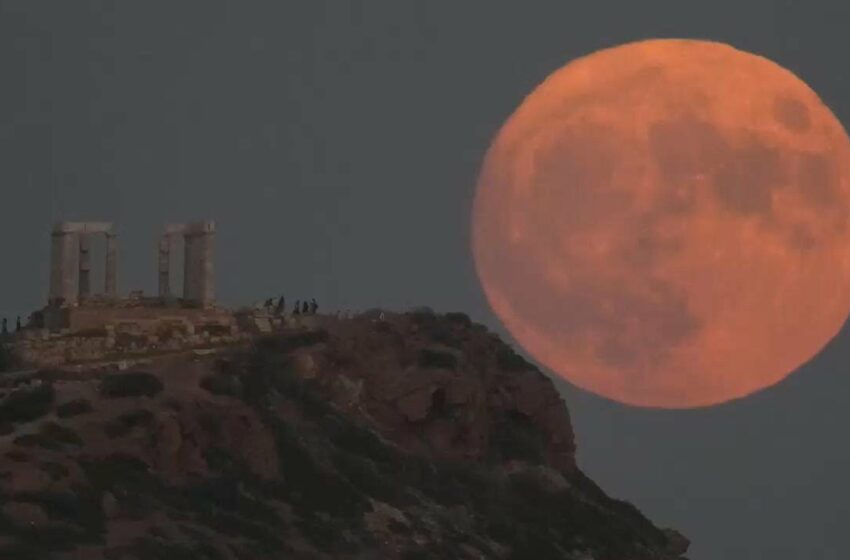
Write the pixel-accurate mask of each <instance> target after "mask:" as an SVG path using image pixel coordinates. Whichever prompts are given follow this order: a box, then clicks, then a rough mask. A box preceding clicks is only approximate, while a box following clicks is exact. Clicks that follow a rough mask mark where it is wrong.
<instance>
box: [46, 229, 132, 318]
mask: <svg viewBox="0 0 850 560" xmlns="http://www.w3.org/2000/svg"><path fill="white" fill-rule="evenodd" d="M95 235H104V236H105V237H106V268H105V279H104V284H103V285H104V294H103V295H104V296H106V297H108V298H115V297H116V296H117V281H118V260H117V257H118V236H117V234H116V233H115V231H114V229H113V227H112V224H110V223H106V222H60V223H58V224H56V225H55V226H54V227H53V231H52V233H51V237H52V255H51V263H50V297H49V299H48V304H49V305H53V306H61V305H76V304H77V303H79V301H80V300H85V299H86V298H88V297H89V296H91V238H92V236H95Z"/></svg>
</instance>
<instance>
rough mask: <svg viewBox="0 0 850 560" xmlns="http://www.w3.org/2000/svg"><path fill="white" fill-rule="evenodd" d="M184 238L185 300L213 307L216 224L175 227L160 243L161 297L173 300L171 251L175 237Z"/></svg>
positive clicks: (208, 222) (201, 223)
mask: <svg viewBox="0 0 850 560" xmlns="http://www.w3.org/2000/svg"><path fill="white" fill-rule="evenodd" d="M178 236H183V241H184V247H185V249H184V257H183V300H184V301H187V302H191V303H195V304H197V305H199V306H200V307H209V306H210V305H212V304H213V302H214V300H215V276H214V274H213V241H214V239H215V222H211V221H206V222H197V223H192V224H171V225H168V226H166V228H165V231H164V232H163V234H162V236H161V237H160V240H159V297H160V298H163V299H168V298H170V297H171V249H172V247H173V244H174V238H175V237H178Z"/></svg>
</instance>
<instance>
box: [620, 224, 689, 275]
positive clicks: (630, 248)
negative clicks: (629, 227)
mask: <svg viewBox="0 0 850 560" xmlns="http://www.w3.org/2000/svg"><path fill="white" fill-rule="evenodd" d="M647 220H648V221H649V223H647V224H641V225H640V226H639V227H638V228H636V231H637V232H636V234H635V235H633V236H630V237H629V238H628V239H626V240H625V243H624V244H623V246H622V248H621V251H620V255H619V258H620V259H621V261H622V262H623V263H624V264H627V265H630V266H633V267H635V269H637V270H636V272H639V271H640V270H646V269H651V268H652V266H653V265H654V264H655V263H656V262H658V261H660V260H665V259H668V258H669V257H671V256H673V255H676V254H677V253H679V252H680V251H681V250H682V247H683V243H682V240H681V239H670V238H665V237H663V236H662V235H660V234H659V233H658V232H657V231H656V226H660V225H661V224H662V223H663V220H664V216H663V215H660V216H658V217H657V218H654V219H653V218H649V217H648V218H647Z"/></svg>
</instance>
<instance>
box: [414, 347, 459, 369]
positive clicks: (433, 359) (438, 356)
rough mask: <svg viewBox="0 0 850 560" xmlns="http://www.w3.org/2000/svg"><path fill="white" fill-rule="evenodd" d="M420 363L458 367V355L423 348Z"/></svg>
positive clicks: (451, 367)
mask: <svg viewBox="0 0 850 560" xmlns="http://www.w3.org/2000/svg"><path fill="white" fill-rule="evenodd" d="M419 365H421V366H422V367H432V368H446V369H454V368H456V367H457V357H456V356H455V355H454V354H450V353H448V352H440V351H439V350H432V349H429V348H423V349H422V351H421V352H420V353H419Z"/></svg>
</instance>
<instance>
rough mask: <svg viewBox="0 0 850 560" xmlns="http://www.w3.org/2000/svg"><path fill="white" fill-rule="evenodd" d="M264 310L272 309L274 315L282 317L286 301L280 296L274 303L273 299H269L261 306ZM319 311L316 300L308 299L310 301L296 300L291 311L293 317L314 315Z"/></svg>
mask: <svg viewBox="0 0 850 560" xmlns="http://www.w3.org/2000/svg"><path fill="white" fill-rule="evenodd" d="M263 306H264V307H265V308H266V309H274V312H275V315H283V314H284V313H285V312H286V300H285V299H284V297H283V296H280V297H279V298H278V299H277V303H275V298H269V299H267V300H266V301H265V303H264V305H263ZM318 309H319V304H318V303H316V298H310V301H309V302H308V301H307V300H304V301H303V302H302V301H301V300H298V301H296V302H295V307H294V308H293V309H292V314H293V315H315V314H316V311H317V310H318Z"/></svg>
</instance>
